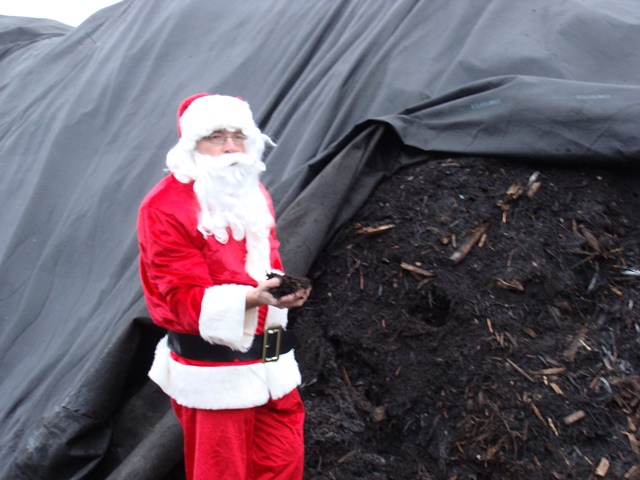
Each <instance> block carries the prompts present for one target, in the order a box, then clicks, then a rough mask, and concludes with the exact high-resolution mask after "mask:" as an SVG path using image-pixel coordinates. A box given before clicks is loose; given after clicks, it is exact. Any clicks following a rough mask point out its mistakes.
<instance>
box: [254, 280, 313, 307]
mask: <svg viewBox="0 0 640 480" xmlns="http://www.w3.org/2000/svg"><path fill="white" fill-rule="evenodd" d="M281 282H282V280H281V279H280V278H279V277H274V278H270V279H269V280H265V281H264V282H259V283H258V285H257V286H256V287H255V288H254V289H252V290H249V291H248V292H247V303H246V305H247V310H248V309H250V308H256V307H259V306H260V305H273V306H274V307H278V308H296V307H301V306H302V305H304V302H306V301H307V298H309V294H310V293H311V287H308V288H303V289H300V290H297V291H295V292H293V293H290V294H288V295H284V296H282V297H280V298H276V297H274V296H273V295H272V294H271V293H270V292H269V290H271V289H272V288H276V287H278V286H280V283H281Z"/></svg>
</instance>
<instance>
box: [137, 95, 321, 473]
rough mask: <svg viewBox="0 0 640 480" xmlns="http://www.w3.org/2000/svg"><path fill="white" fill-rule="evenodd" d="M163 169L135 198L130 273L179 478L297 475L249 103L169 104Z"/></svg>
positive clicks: (288, 302) (299, 294)
mask: <svg viewBox="0 0 640 480" xmlns="http://www.w3.org/2000/svg"><path fill="white" fill-rule="evenodd" d="M178 133H179V135H180V139H179V141H178V143H177V144H176V145H175V146H174V147H173V148H172V149H171V150H170V151H169V153H168V154H167V167H168V169H169V172H170V173H169V174H168V175H167V176H166V177H164V178H163V179H162V180H161V181H160V182H159V183H158V184H157V185H156V186H155V187H154V188H153V189H152V190H151V191H150V192H149V193H148V194H147V196H146V197H145V199H144V200H143V201H142V204H141V206H140V211H139V218H138V239H139V246H140V276H141V279H142V286H143V291H144V295H145V299H146V301H147V305H148V308H149V313H150V315H151V317H152V319H153V321H154V322H155V323H156V324H158V325H159V326H161V327H163V328H166V329H167V331H168V332H167V335H166V336H165V337H164V338H163V339H162V340H161V341H160V343H159V344H158V346H157V348H156V353H155V359H154V362H153V365H152V367H151V370H150V372H149V376H150V377H151V379H152V380H153V381H155V382H156V383H157V384H158V385H159V386H160V387H161V388H162V389H163V390H164V391H165V392H166V393H167V394H168V395H169V396H170V397H171V402H172V405H173V408H174V410H175V413H176V415H177V417H178V419H179V421H180V423H181V425H182V428H183V431H184V453H185V466H186V473H187V478H188V479H189V480H205V479H208V480H224V479H230V480H242V479H300V478H302V472H303V451H304V447H303V421H304V408H303V405H302V401H301V400H300V396H299V394H298V391H297V388H296V387H297V386H298V385H299V384H300V372H299V370H298V364H297V362H296V360H295V357H294V351H293V339H292V333H291V332H289V331H287V330H286V327H287V311H288V309H289V308H294V307H300V306H302V304H304V302H305V301H306V300H307V298H308V296H309V293H310V289H301V290H298V291H296V292H294V293H291V294H288V295H285V296H283V297H280V298H276V296H274V295H273V294H272V293H271V292H270V290H271V289H273V288H275V287H277V286H279V285H280V282H281V279H280V278H278V277H275V278H268V277H267V274H268V273H270V272H276V273H280V274H281V273H283V272H282V270H283V267H282V263H281V261H280V255H279V253H278V245H279V243H278V240H277V238H276V233H275V220H274V211H273V205H272V203H271V198H270V196H269V194H268V193H267V191H266V190H265V188H264V187H263V186H262V184H261V183H260V182H259V180H258V177H259V174H260V173H261V172H262V171H264V169H265V165H264V163H263V162H262V154H263V152H264V148H265V143H266V142H269V143H271V140H270V139H269V138H268V137H267V136H266V135H264V134H262V133H261V131H260V130H259V129H258V127H257V126H256V124H255V123H254V120H253V116H252V113H251V110H250V108H249V105H248V104H247V103H246V102H244V101H243V100H241V99H239V98H235V97H228V96H223V95H208V94H198V95H194V96H192V97H189V98H187V99H186V100H184V101H183V102H182V103H181V105H180V107H179V109H178Z"/></svg>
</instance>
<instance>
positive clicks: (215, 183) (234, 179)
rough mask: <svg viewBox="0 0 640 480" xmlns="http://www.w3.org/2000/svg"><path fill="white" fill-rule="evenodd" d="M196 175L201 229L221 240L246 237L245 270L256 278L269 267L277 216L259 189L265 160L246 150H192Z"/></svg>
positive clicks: (226, 240) (223, 241)
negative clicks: (211, 153)
mask: <svg viewBox="0 0 640 480" xmlns="http://www.w3.org/2000/svg"><path fill="white" fill-rule="evenodd" d="M193 158H194V161H195V168H196V172H197V175H196V178H195V182H194V184H193V191H194V192H195V194H196V198H197V199H198V203H199V204H200V213H199V215H198V230H199V231H200V232H202V234H203V235H204V236H205V238H206V237H208V236H211V235H213V236H214V237H215V238H216V240H217V241H219V242H220V243H223V244H224V243H227V242H228V241H229V233H228V230H227V229H229V230H231V235H232V236H233V238H234V239H235V240H238V241H240V240H242V239H244V238H246V246H247V259H246V263H245V270H246V271H247V273H249V275H251V276H252V277H253V278H255V279H257V280H261V279H264V278H265V275H266V273H267V272H268V271H270V270H271V268H270V246H269V233H270V230H271V227H272V226H273V225H274V219H273V216H272V215H271V212H270V210H269V208H268V205H267V201H266V198H265V196H264V194H263V192H262V190H261V189H260V185H259V181H258V177H259V175H260V173H261V172H262V171H264V163H262V162H261V161H260V160H255V159H254V158H253V157H252V156H250V155H247V154H244V153H230V154H224V155H220V156H217V157H211V156H209V155H203V154H201V153H198V152H194V153H193Z"/></svg>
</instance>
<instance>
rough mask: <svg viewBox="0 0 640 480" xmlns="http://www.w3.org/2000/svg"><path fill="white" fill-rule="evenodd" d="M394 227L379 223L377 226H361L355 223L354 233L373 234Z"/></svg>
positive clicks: (393, 226)
mask: <svg viewBox="0 0 640 480" xmlns="http://www.w3.org/2000/svg"><path fill="white" fill-rule="evenodd" d="M392 228H395V225H393V224H388V225H380V226H379V227H363V226H362V225H360V224H356V234H357V235H375V234H377V233H382V232H386V231H387V230H391V229H392Z"/></svg>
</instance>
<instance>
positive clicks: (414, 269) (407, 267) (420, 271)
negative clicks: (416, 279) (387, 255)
mask: <svg viewBox="0 0 640 480" xmlns="http://www.w3.org/2000/svg"><path fill="white" fill-rule="evenodd" d="M400 268H402V269H403V270H407V271H409V272H413V273H416V274H418V275H422V276H423V277H435V275H436V274H435V273H431V272H429V271H428V270H423V269H422V268H418V267H414V266H413V265H410V264H408V263H405V262H402V263H401V264H400Z"/></svg>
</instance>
